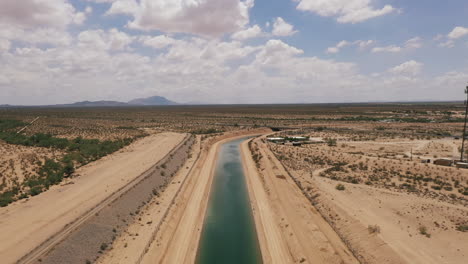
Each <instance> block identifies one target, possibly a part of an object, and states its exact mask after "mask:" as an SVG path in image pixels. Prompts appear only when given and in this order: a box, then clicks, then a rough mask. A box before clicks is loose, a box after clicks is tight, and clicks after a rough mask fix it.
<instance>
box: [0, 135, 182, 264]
mask: <svg viewBox="0 0 468 264" xmlns="http://www.w3.org/2000/svg"><path fill="white" fill-rule="evenodd" d="M184 137H186V135H184V134H177V133H161V134H156V135H152V136H149V137H146V138H143V139H141V140H138V141H137V142H135V143H134V144H132V145H130V146H128V147H126V148H124V149H122V150H121V151H118V152H117V153H115V154H112V155H109V156H107V157H105V158H103V159H101V160H99V161H97V162H93V163H90V164H88V165H86V166H83V167H81V168H80V169H78V170H77V172H76V173H77V174H78V175H80V176H78V177H75V178H72V179H69V180H67V181H65V182H64V183H63V184H62V185H60V186H54V187H52V188H51V189H50V190H49V191H47V192H45V193H42V194H40V195H38V196H35V197H32V198H30V199H29V200H25V201H21V202H18V203H15V204H12V205H11V206H8V207H5V208H1V209H0V223H2V224H1V225H0V233H1V234H2V237H8V238H9V239H2V240H1V241H0V255H1V256H2V263H14V262H16V261H17V260H19V259H20V258H21V257H23V256H25V255H26V254H28V253H32V254H29V255H28V256H27V257H26V258H23V259H22V260H23V261H32V260H34V259H36V258H35V257H38V256H40V255H41V254H43V253H44V252H45V251H47V250H49V249H50V247H44V245H45V244H50V245H53V244H55V243H51V242H52V239H51V237H52V238H53V239H54V241H60V240H61V239H63V235H64V230H65V229H70V230H68V232H65V233H69V232H70V231H72V230H73V229H74V226H75V225H79V224H80V221H82V220H83V218H82V216H83V215H85V214H86V213H88V214H89V212H90V211H91V210H96V209H101V208H100V207H99V205H102V204H103V201H105V200H106V199H108V198H109V197H110V196H111V194H113V193H114V194H118V193H119V190H122V188H123V187H125V186H129V185H131V184H132V182H135V179H136V178H137V177H138V176H139V175H142V173H144V172H145V171H147V170H148V169H149V168H151V167H152V166H153V165H154V164H155V163H157V162H158V161H160V160H161V159H162V158H163V157H164V156H165V155H167V154H168V153H169V152H170V151H171V150H172V149H173V148H174V147H175V146H176V145H178V144H179V143H180V142H181V141H182V140H183V139H184ZM93 212H94V211H93ZM111 230H112V228H111ZM111 232H112V231H111ZM85 241H86V240H85ZM39 245H42V248H41V250H40V252H38V251H35V250H34V248H36V247H38V246H39ZM97 251H99V246H98V248H97V249H96V252H97ZM73 254H75V255H76V253H73ZM39 258H40V257H39ZM62 261H63V260H62ZM84 261H85V260H83V261H82V262H83V263H84ZM82 262H79V263H82ZM62 263H63V262H62ZM68 263H70V262H68Z"/></svg>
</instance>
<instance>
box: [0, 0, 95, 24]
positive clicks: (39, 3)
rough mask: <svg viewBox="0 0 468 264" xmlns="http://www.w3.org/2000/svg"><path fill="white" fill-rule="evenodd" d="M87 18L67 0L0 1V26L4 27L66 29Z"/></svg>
mask: <svg viewBox="0 0 468 264" xmlns="http://www.w3.org/2000/svg"><path fill="white" fill-rule="evenodd" d="M85 18H86V17H85V15H84V14H83V13H81V12H76V10H75V8H74V7H73V6H72V5H71V4H70V3H68V1H67V0H21V1H17V0H2V1H0V24H4V25H14V26H17V27H23V28H34V27H57V28H64V27H66V26H67V25H69V24H81V23H83V21H84V19H85Z"/></svg>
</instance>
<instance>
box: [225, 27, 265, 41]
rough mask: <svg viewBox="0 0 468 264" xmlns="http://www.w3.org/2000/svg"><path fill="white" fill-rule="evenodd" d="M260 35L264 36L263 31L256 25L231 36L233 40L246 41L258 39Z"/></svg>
mask: <svg viewBox="0 0 468 264" xmlns="http://www.w3.org/2000/svg"><path fill="white" fill-rule="evenodd" d="M260 35H262V29H261V28H260V27H259V26H258V25H254V26H252V27H249V28H246V29H244V30H241V31H238V32H235V33H234V34H232V35H231V38H232V39H236V40H246V39H250V38H255V37H258V36H260Z"/></svg>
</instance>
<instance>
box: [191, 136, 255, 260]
mask: <svg viewBox="0 0 468 264" xmlns="http://www.w3.org/2000/svg"><path fill="white" fill-rule="evenodd" d="M246 139H247V138H242V139H238V140H234V141H229V142H227V143H224V144H223V145H222V146H221V147H220V153H219V155H218V160H217V163H216V168H215V174H214V179H213V185H212V187H211V193H210V198H209V201H208V208H207V211H206V216H205V220H204V226H203V230H202V235H201V238H200V243H199V248H198V253H197V261H196V263H197V264H220V263H222V264H230V263H232V264H249V263H252V264H258V263H262V257H261V253H260V246H259V244H258V238H257V233H256V230H255V222H254V219H253V215H252V210H251V206H250V201H249V193H248V190H247V186H246V182H245V176H244V171H243V169H242V159H241V156H240V155H241V154H240V143H242V141H244V140H246Z"/></svg>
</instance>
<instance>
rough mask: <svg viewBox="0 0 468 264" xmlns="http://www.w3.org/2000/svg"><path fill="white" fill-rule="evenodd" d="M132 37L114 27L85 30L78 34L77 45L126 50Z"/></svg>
mask: <svg viewBox="0 0 468 264" xmlns="http://www.w3.org/2000/svg"><path fill="white" fill-rule="evenodd" d="M133 40H134V37H131V36H129V35H127V34H126V33H125V32H122V31H119V30H117V29H115V28H113V29H110V30H108V31H103V30H101V29H98V30H86V31H82V32H80V34H79V35H78V45H79V46H81V47H87V48H89V49H92V50H95V49H103V50H127V49H129V45H130V44H131V43H132V42H133Z"/></svg>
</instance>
